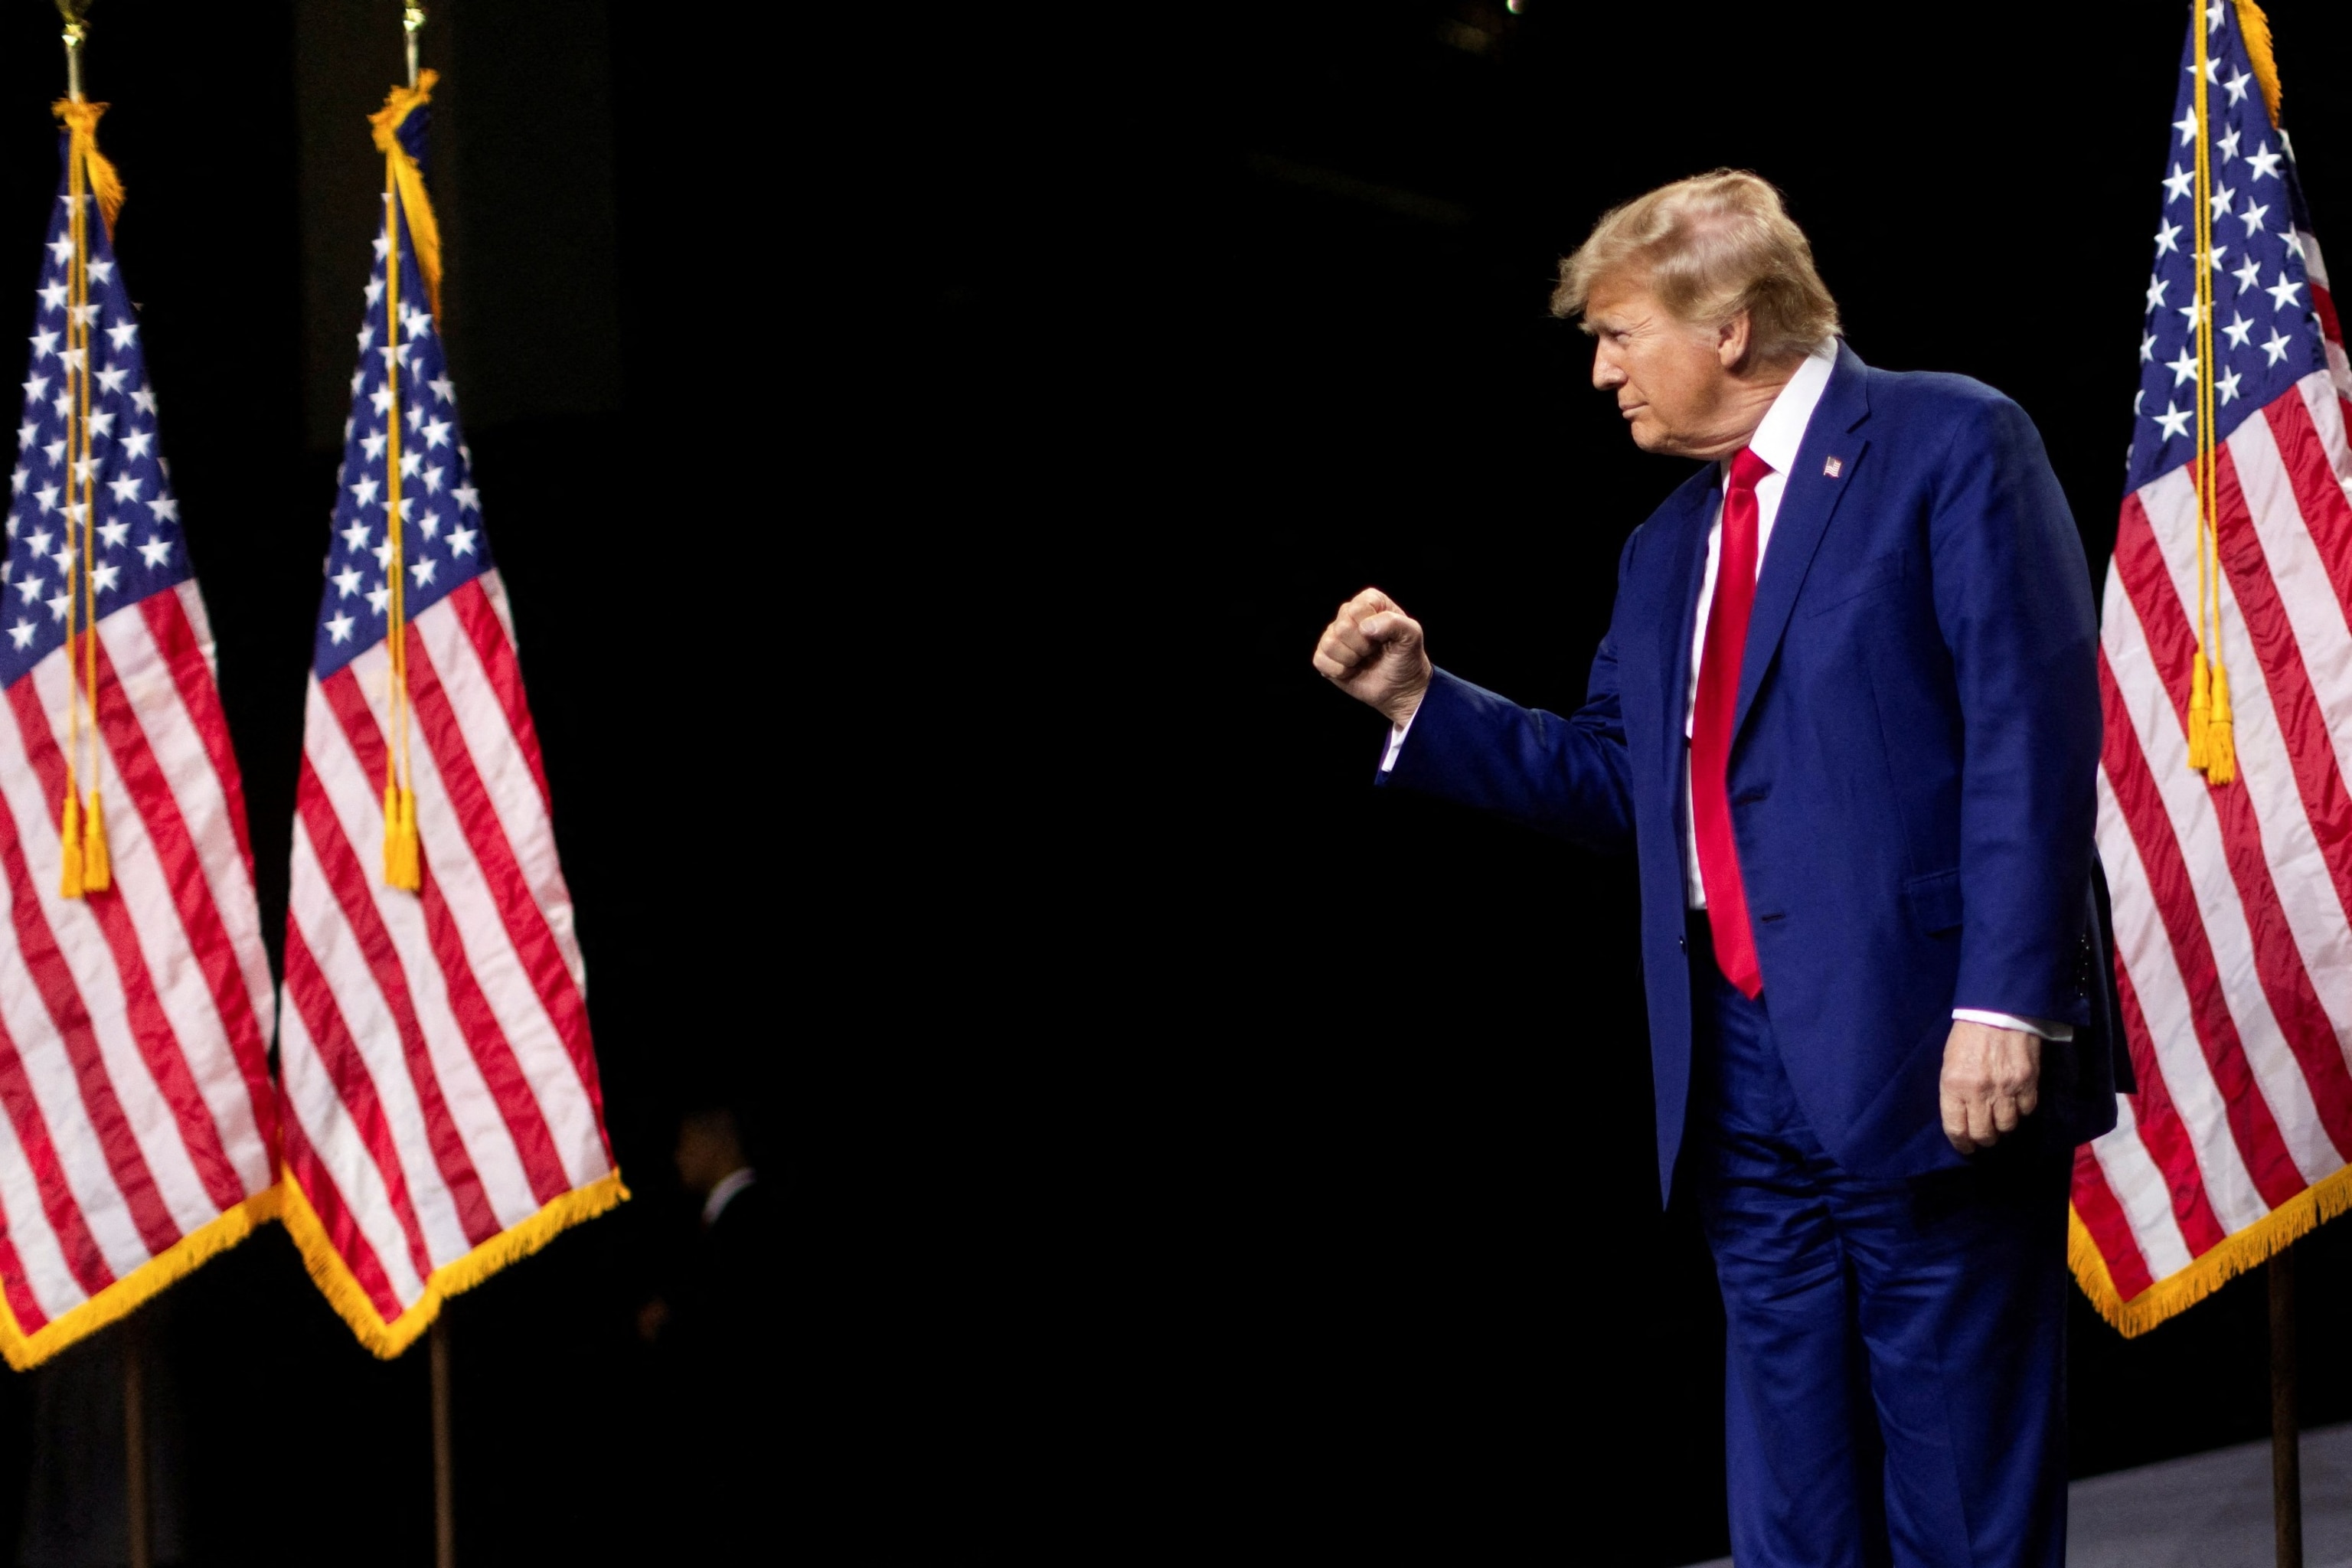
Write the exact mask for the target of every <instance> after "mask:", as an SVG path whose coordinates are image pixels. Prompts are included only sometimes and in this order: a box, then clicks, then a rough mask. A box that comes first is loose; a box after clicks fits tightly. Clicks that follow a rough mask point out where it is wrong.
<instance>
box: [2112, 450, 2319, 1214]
mask: <svg viewBox="0 0 2352 1568" xmlns="http://www.w3.org/2000/svg"><path fill="white" fill-rule="evenodd" d="M2140 500H2141V503H2142V504H2143V505H2144V506H2145V507H2146V508H2147V512H2148V521H2149V522H2150V523H2151V524H2152V525H2154V527H2155V530H2156V538H2157V542H2158V546H2159V547H2160V548H2161V549H2162V551H2163V554H2164V559H2165V565H2166V567H2167V569H2168V571H2169V572H2170V573H2171V574H2172V583H2173V588H2174V590H2175V592H2177V593H2179V595H2180V606H2181V614H2182V615H2183V616H2185V617H2188V618H2189V621H2190V624H2192V625H2194V624H2195V616H2196V606H2197V558H2196V543H2195V540H2196V533H2195V530H2196V526H2197V521H2196V520H2197V511H2196V508H2197V492H2196V489H2195V488H2194V486H2193V485H2192V483H2191V482H2190V480H2189V472H2188V470H2187V469H2185V468H2176V469H2174V470H2173V471H2172V472H2171V473H2169V474H2168V475H2166V476H2164V478H2162V479H2157V480H2155V481H2154V482H2152V483H2150V484H2148V485H2146V486H2144V487H2142V489H2141V490H2140ZM2159 513H2161V514H2162V515H2161V516H2159ZM2176 547H2177V553H2176ZM2220 597H2221V641H2222V646H2223V647H2231V648H2239V649H2242V650H2244V651H2245V652H2246V653H2247V654H2248V655H2249V656H2251V654H2252V646H2251V645H2250V644H2249V643H2248V642H2247V640H2246V628H2245V622H2244V620H2243V619H2242V618H2241V616H2239V614H2238V602H2237V600H2236V599H2235V598H2233V597H2232V596H2231V594H2230V584H2229V582H2228V580H2227V579H2226V578H2224V579H2223V580H2222V582H2221V584H2220ZM2146 635H2147V634H2146V628H2144V627H2143V626H2141V625H2140V620H2139V617H2138V616H2137V615H2126V616H2124V617H2123V618H2122V619H2121V621H2119V622H2116V623H2113V624H2111V626H2109V627H2106V628H2103V629H2102V637H2101V640H2102V642H2103V643H2104V644H2105V647H2106V649H2107V659H2108V663H2109V664H2110V665H2111V666H2112V667H2113V668H2114V669H2115V672H2116V682H2117V684H2118V685H2122V686H2124V687H2126V689H2129V688H2132V687H2137V688H2139V689H2144V690H2151V691H2155V692H2157V693H2158V694H2161V693H2162V692H2163V690H2164V684H2163V681H2162V680H2161V679H2159V678H2158V672H2157V669H2156V665H2155V660H2154V658H2153V656H2152V655H2151V654H2150V653H2149V651H2148V648H2147V641H2146ZM2241 662H2242V664H2243V665H2244V666H2245V667H2246V668H2245V678H2246V679H2245V682H2244V684H2245V685H2246V686H2247V687H2248V689H2249V697H2250V700H2252V699H2254V698H2256V696H2257V694H2255V693H2254V692H2253V691H2252V688H2253V687H2255V686H2257V685H2259V684H2260V683H2261V679H2262V677H2261V673H2260V670H2259V668H2256V667H2255V665H2254V661H2253V659H2252V658H2251V657H2249V658H2245V659H2244V660H2242V661H2241ZM2238 684H2239V683H2238V682H2237V681H2236V680H2232V682H2231V689H2232V690H2234V689H2236V687H2237V685H2238ZM2154 706H2155V704H2153V703H2151V704H2149V705H2148V707H2149V708H2153V707H2154ZM2144 713H2146V710H2142V712H2141V713H2136V714H2135V715H2134V725H2135V729H2136V731H2137V734H2138V736H2139V743H2140V751H2141V753H2142V754H2143V755H2145V756H2146V757H2147V765H2148V771H2149V772H2150V773H2153V774H2154V775H2155V777H2156V785H2157V789H2158V792H2159V793H2160V794H2161V795H2163V798H2164V812H2165V815H2166V816H2168V817H2170V818H2171V819H2172V827H2173V832H2174V833H2175V834H2176V835H2178V837H2179V840H2180V853H2181V857H2182V858H2183V860H2184V861H2185V862H2186V864H2187V867H2188V871H2189V885H2190V887H2191V888H2192V889H2194V890H2195V893H2196V898H2197V909H2198V915H2199V918H2200V921H2201V922H2202V923H2203V925H2204V927H2205V940H2206V942H2207V944H2208V945H2209V946H2210V947H2211V949H2212V952H2213V966H2214V972H2215V973H2216V974H2217V975H2218V976H2219V977H2220V979H2221V997H2222V1000H2223V1002H2224V1003H2225V1004H2227V1005H2228V1007H2229V1009H2230V1016H2231V1018H2232V1019H2233V1020H2234V1021H2235V1022H2236V1024H2237V1026H2238V1039H2239V1043H2240V1045H2241V1046H2242V1048H2243V1050H2244V1052H2245V1058H2246V1065H2247V1066H2248V1067H2249V1068H2252V1072H2253V1076H2254V1082H2255V1084H2256V1086H2257V1087H2258V1088H2259V1089H2260V1090H2261V1092H2262V1095H2263V1099H2264V1100H2266V1101H2268V1102H2269V1105H2270V1108H2271V1115H2272V1117H2273V1120H2274V1121H2277V1123H2278V1128H2279V1132H2280V1134H2281V1136H2282V1137H2284V1140H2285V1142H2286V1146H2287V1152H2288V1155H2289V1156H2290V1157H2291V1158H2292V1159H2293V1160H2294V1165H2295V1169H2296V1170H2297V1171H2299V1172H2301V1173H2302V1174H2303V1179H2304V1180H2305V1181H2306V1182H2315V1181H2317V1180H2319V1179H2320V1178H2321V1177H2322V1176H2325V1175H2327V1174H2328V1173H2331V1172H2334V1171H2336V1170H2337V1169H2340V1168H2341V1167H2342V1165H2343V1163H2344V1156H2343V1154H2342V1153H2341V1152H2338V1151H2337V1149H2336V1145H2335V1144H2334V1143H2333V1142H2330V1141H2329V1140H2328V1137H2327V1134H2326V1130H2325V1128H2324V1127H2323V1126H2322V1124H2321V1122H2320V1119H2319V1107H2318V1104H2317V1103H2316V1102H2315V1100H2313V1098H2312V1093H2311V1085H2310V1083H2309V1082H2308V1081H2307V1080H2306V1079H2305V1078H2304V1076H2303V1063H2302V1062H2301V1061H2299V1060H2298V1059H2296V1057H2295V1054H2294V1048H2293V1047H2290V1046H2289V1045H2288V1044H2287V1040H2286V1033H2285V1031H2284V1029H2282V1028H2281V1027H2280V1026H2279V1022H2278V1019H2277V1017H2276V1016H2274V1015H2273V1013H2272V1012H2271V1004H2270V996H2269V994H2268V993H2267V992H2265V991H2264V990H2263V984H2262V972H2261V967H2260V959H2259V957H2258V955H2257V953H2256V952H2255V946H2254V934H2253V930H2252V926H2251V925H2250V924H2249V923H2248V921H2247V919H2246V911H2245V906H2244V904H2243V903H2242V901H2241V900H2240V898H2239V893H2238V884H2237V880H2236V879H2235V878H2234V877H2233V876H2232V874H2231V868H2230V860H2229V848H2228V846H2227V844H2226V843H2225V842H2224V841H2223V838H2222V836H2221V817H2220V816H2219V815H2218V814H2217V813H2216V812H2215V811H2214V809H2213V801H2212V797H2211V796H2210V795H2209V794H2208V793H2207V785H2206V783H2205V776H2204V774H2202V773H2195V772H2192V771H2191V770H2190V769H2189V740H2188V737H2187V736H2186V735H2184V734H2183V733H2182V732H2181V729H2180V723H2179V720H2178V719H2177V718H2176V717H2174V716H2173V714H2172V711H2171V709H2170V706H2169V703H2167V704H2166V710H2165V713H2164V716H2163V718H2162V719H2161V720H2160V721H2154V720H2153V716H2152V715H2150V716H2148V717H2147V718H2144V717H2143V716H2142V715H2143V714H2144ZM2232 787H2236V786H2232ZM2257 1217H2259V1215H2258V1216H2257ZM2229 1223H2230V1228H2231V1230H2235V1229H2237V1228H2238V1224H2237V1222H2235V1221H2231V1222H2229Z"/></svg>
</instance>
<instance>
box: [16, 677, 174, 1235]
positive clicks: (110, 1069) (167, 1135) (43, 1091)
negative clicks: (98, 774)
mask: <svg viewBox="0 0 2352 1568" xmlns="http://www.w3.org/2000/svg"><path fill="white" fill-rule="evenodd" d="M24 679H26V680H28V681H31V682H33V683H34V687H35V691H36V694H37V697H38V698H39V699H41V700H42V705H43V709H44V711H45V713H47V714H49V715H61V714H63V713H64V711H65V692H66V668H65V660H64V654H63V651H62V650H60V651H59V652H58V653H56V654H53V655H51V656H50V657H49V658H46V659H44V660H42V661H41V663H40V664H38V665H37V666H35V667H34V668H33V669H32V670H31V671H30V672H29V673H28V674H26V676H25V677H24ZM59 742H60V744H61V745H62V737H60V738H59ZM116 787H117V788H118V789H119V787H120V785H119V784H118V785H117V786H116ZM45 793H46V792H44V791H43V790H42V789H41V786H40V781H39V778H38V777H37V775H36V774H35V773H34V771H33V764H32V762H31V759H30V758H29V757H27V756H26V752H25V742H24V737H23V735H22V734H21V733H20V732H19V731H18V730H17V728H16V718H15V713H14V710H11V711H10V713H9V714H8V715H7V718H6V721H5V722H0V795H5V796H6V797H7V802H8V810H9V814H10V815H11V816H14V817H15V818H16V830H17V837H18V839H19V840H20V841H21V842H22V843H23V844H24V845H25V847H26V862H27V866H28V872H29V875H30V878H31V880H32V883H33V892H34V896H35V897H36V898H37V900H39V906H40V910H41V913H42V915H43V917H44V918H45V919H46V920H47V922H48V927H49V931H50V932H51V934H52V935H53V937H54V938H55V940H56V942H57V944H58V953H59V956H60V957H62V958H63V960H64V961H65V964H66V967H67V970H68V973H70V974H71V975H72V978H73V984H74V988H75V990H76V991H77V993H79V995H80V998H81V1002H82V1006H83V1009H84V1011H85V1012H86V1013H87V1015H88V1016H89V1025H90V1033H91V1036H92V1037H93V1038H94V1039H95V1040H96V1042H97V1045H98V1055H99V1066H100V1071H101V1072H103V1073H104V1074H105V1076H106V1079H107V1081H108V1082H109V1084H110V1085H111V1087H112V1089H113V1090H114V1097H115V1099H116V1100H117V1101H118V1102H119V1103H120V1104H121V1108H122V1115H123V1120H124V1121H125V1123H126V1124H127V1125H128V1127H129V1129H130V1131H131V1141H132V1142H133V1143H134V1144H135V1145H136V1146H137V1148H138V1150H139V1152H140V1153H141V1155H142V1156H143V1157H144V1158H145V1159H146V1162H147V1168H148V1171H149V1173H150V1174H152V1176H153V1177H154V1178H155V1181H156V1184H157V1185H158V1186H159V1187H161V1186H163V1184H165V1182H166V1179H167V1170H166V1168H165V1167H164V1166H163V1164H162V1163H161V1161H162V1160H163V1151H162V1150H161V1149H160V1148H159V1147H158V1146H157V1145H158V1144H159V1143H160V1142H169V1143H170V1144H171V1145H172V1146H173V1150H174V1151H175V1152H177V1154H178V1160H177V1161H176V1162H175V1164H176V1167H177V1170H176V1171H174V1172H172V1173H174V1174H175V1173H177V1172H185V1173H186V1176H187V1179H190V1180H193V1179H194V1170H193V1168H192V1167H190V1166H189V1165H188V1164H187V1152H186V1149H185V1147H184V1146H183V1145H182V1144H181V1142H180V1136H179V1128H178V1124H177V1122H176V1121H175V1120H174V1119H173V1116H172V1113H171V1108H170V1107H169V1106H168V1105H165V1104H163V1097H162V1096H161V1095H159V1094H158V1093H157V1092H156V1090H155V1085H154V1080H153V1079H152V1078H150V1077H149V1076H148V1072H147V1064H146V1062H145V1061H144V1060H142V1058H141V1057H140V1055H139V1045H138V1042H137V1040H136V1039H135V1038H134V1037H133V1036H132V1034H131V1021H130V1013H129V1004H128V1002H127V1000H126V999H125V997H124V995H123V991H122V983H121V976H120V975H119V974H118V973H117V972H116V970H115V967H114V954H113V952H112V951H111V950H110V949H109V948H108V946H107V944H106V934H105V932H104V931H100V929H99V924H98V920H97V917H96V916H95V915H93V914H92V913H91V911H90V909H89V903H88V901H87V900H81V899H66V898H61V897H59V896H58V889H57V880H56V879H57V875H58V870H57V867H58V863H57V860H56V858H55V854H56V852H55V850H54V848H51V849H50V851H49V853H48V854H47V855H46V856H45V855H43V854H42V853H41V850H42V848H43V847H45V846H54V845H55V844H56V843H57V841H58V830H57V828H56V826H54V825H53V824H52V823H51V822H50V821H49V815H48V814H49V812H50V811H52V810H55V809H56V808H57V806H58V802H55V801H49V800H47V799H45V798H44V796H45ZM28 823H29V824H30V825H31V826H30V827H29V828H28V826H27V824H28ZM10 949H11V955H12V956H16V954H15V950H14V944H13V943H11V944H10ZM19 962H20V963H21V959H20V960H19ZM26 985H27V991H26V997H27V999H28V1000H30V999H32V998H37V997H38V996H39V995H40V994H41V992H40V988H39V987H38V986H37V985H35V984H32V982H31V977H30V972H29V971H27V972H26ZM41 1016H42V1018H43V1020H44V1024H45V1026H44V1027H43V1028H42V1029H41V1031H40V1034H39V1035H38V1036H37V1037H34V1039H32V1040H26V1039H22V1038H20V1039H19V1040H18V1042H17V1044H18V1049H19V1052H20V1054H22V1055H23V1056H24V1057H25V1058H26V1060H25V1070H26V1078H27V1079H29V1080H30V1082H31V1084H32V1089H33V1093H34V1096H35V1098H36V1099H37V1100H39V1101H40V1104H41V1114H42V1115H43V1116H44V1117H45V1118H47V1121H48V1123H49V1129H50V1134H49V1135H50V1137H51V1139H52V1140H53V1141H54V1142H56V1143H57V1144H58V1159H59V1161H60V1162H61V1163H62V1162H63V1161H64V1160H65V1157H66V1144H67V1142H68V1140H69V1139H71V1140H74V1141H76V1142H86V1145H87V1147H88V1149H89V1152H90V1155H91V1157H92V1162H94V1163H95V1164H96V1166H97V1169H96V1171H95V1172H87V1173H86V1174H85V1175H84V1177H83V1178H82V1179H78V1180H74V1181H73V1182H72V1186H73V1189H74V1195H75V1197H76V1199H77V1201H79V1203H80V1204H81V1208H82V1214H83V1215H84V1217H85V1218H87V1219H88V1220H89V1226H90V1232H91V1234H92V1235H93V1236H94V1237H97V1239H98V1243H99V1250H100V1253H101V1254H102V1255H103V1256H104V1257H105V1258H106V1264H107V1267H108V1268H111V1269H113V1270H114V1272H115V1273H117V1274H127V1273H129V1272H130V1271H131V1269H133V1268H137V1267H138V1266H139V1265H140V1264H142V1263H144V1262H145V1261H146V1260H147V1258H148V1252H147V1246H146V1243H145V1241H144V1240H143V1239H142V1237H141V1236H140V1234H139V1229H138V1226H136V1225H135V1224H134V1223H133V1222H132V1221H131V1214H130V1209H129V1206H128V1205H127V1204H126V1203H125V1201H124V1198H123V1195H122V1193H121V1189H120V1188H119V1187H117V1185H116V1184H115V1181H114V1177H113V1173H111V1172H110V1171H109V1170H107V1168H106V1166H105V1163H104V1160H103V1157H102V1155H100V1153H99V1150H100V1143H99V1141H98V1133H97V1131H96V1130H95V1128H93V1127H92V1125H91V1123H90V1121H89V1118H88V1115H87V1113H86V1112H85V1111H84V1110H83V1106H82V1098H81V1085H80V1079H79V1078H77V1077H76V1076H75V1074H74V1070H73V1063H72V1058H70V1057H69V1056H68V1054H67V1051H66V1047H65V1042H64V1040H63V1039H62V1037H59V1036H58V1032H57V1030H56V1027H55V1026H54V1025H47V1011H46V1009H43V1010H42V1014H41ZM11 1029H12V1032H13V1030H14V1025H13V1022H12V1025H11ZM44 1045H46V1046H47V1047H48V1048H47V1049H42V1048H41V1047H42V1046H44ZM36 1051H38V1054H39V1058H40V1059H39V1060H38V1062H36V1061H35V1059H34V1057H35V1054H36ZM159 1126H160V1128H161V1129H162V1130H163V1131H162V1132H161V1134H160V1136H159V1132H158V1129H159ZM81 1163H82V1164H84V1165H85V1167H86V1166H87V1164H88V1163H90V1162H81ZM101 1175H102V1177H103V1180H102V1181H101V1180H99V1179H98V1178H99V1177H100V1176H101ZM165 1201H166V1204H167V1206H171V1207H173V1212H174V1213H175V1214H176V1212H177V1210H176V1205H171V1204H170V1200H169V1199H168V1198H166V1200H165ZM101 1215H103V1216H104V1222H105V1223H104V1224H103V1225H102V1226H101V1224H100V1218H101ZM206 1217H207V1218H209V1217H210V1215H207V1216H206Z"/></svg>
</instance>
